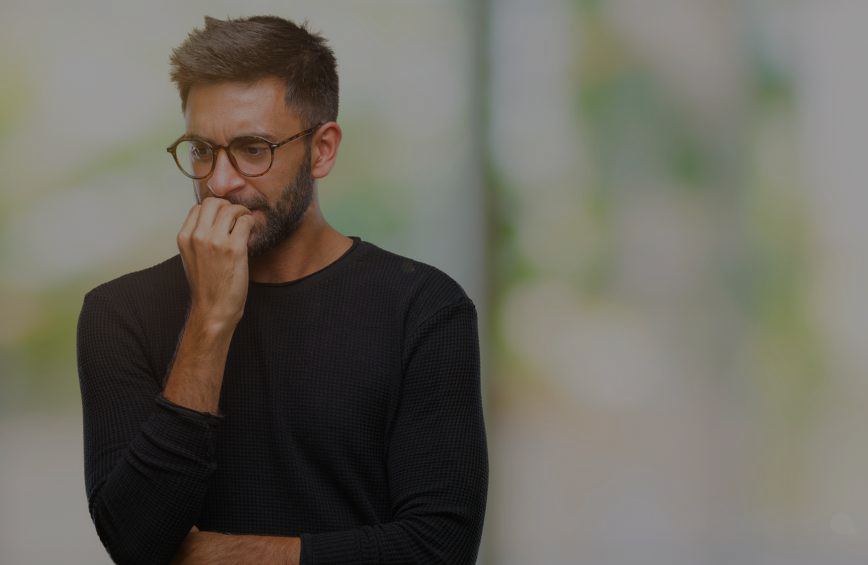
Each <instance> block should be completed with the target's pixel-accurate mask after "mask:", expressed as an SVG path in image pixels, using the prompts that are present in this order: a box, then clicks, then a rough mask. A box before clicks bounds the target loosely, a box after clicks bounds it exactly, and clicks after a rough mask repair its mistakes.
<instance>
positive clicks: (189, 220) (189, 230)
mask: <svg viewBox="0 0 868 565" xmlns="http://www.w3.org/2000/svg"><path fill="white" fill-rule="evenodd" d="M201 209H202V206H201V205H199V204H194V205H193V207H192V208H190V211H189V212H187V217H186V218H185V219H184V223H183V224H182V225H181V230H180V231H179V232H178V238H177V239H178V247H179V248H180V247H181V246H182V245H186V244H187V242H189V241H190V236H191V235H192V234H193V229H194V228H195V227H196V220H197V219H198V217H199V212H200V211H201Z"/></svg>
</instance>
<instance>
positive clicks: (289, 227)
mask: <svg viewBox="0 0 868 565" xmlns="http://www.w3.org/2000/svg"><path fill="white" fill-rule="evenodd" d="M184 118H185V120H186V122H187V132H186V133H187V134H191V135H196V136H198V137H201V138H203V139H206V140H208V141H210V142H212V143H217V144H220V145H226V144H228V143H229V142H230V141H231V140H232V139H234V138H236V137H241V136H245V135H257V136H260V137H264V138H266V139H268V140H269V141H272V142H279V141H283V140H284V139H286V138H287V137H289V136H291V135H294V134H296V133H298V132H299V131H301V130H303V129H305V127H307V125H306V124H302V123H301V122H300V121H299V118H298V116H296V115H295V113H294V112H291V111H290V110H289V109H288V108H287V107H286V103H285V102H284V85H283V82H281V81H279V80H278V79H271V78H269V79H264V80H261V81H258V82H255V83H241V82H221V83H215V84H203V85H195V86H193V87H192V88H191V89H190V92H189V94H188V96H187V107H186V111H185V113H184ZM305 141H306V140H305V139H299V140H297V141H292V142H290V143H287V144H285V145H282V146H280V147H279V148H278V149H276V150H275V152H274V163H273V164H272V166H271V169H269V171H268V172H267V173H265V174H264V175H262V176H260V177H245V176H243V175H241V174H240V173H238V171H237V170H235V168H234V167H233V166H232V163H231V162H230V161H229V158H228V157H227V155H226V152H225V151H220V152H219V154H218V156H217V163H216V164H215V167H214V172H213V173H212V174H211V176H209V177H207V178H205V179H202V180H197V181H193V182H194V184H195V189H196V191H197V193H198V195H199V198H200V200H201V199H203V198H207V197H212V196H217V197H220V198H225V199H226V200H228V201H229V202H232V203H233V204H241V205H242V206H246V207H247V208H249V209H250V210H251V211H253V218H254V225H253V229H252V230H251V234H250V239H249V241H248V244H247V248H248V253H249V255H250V256H251V257H256V256H258V255H262V254H264V253H266V252H267V251H270V250H271V249H273V248H274V247H276V246H277V245H278V244H279V243H281V242H282V241H285V240H286V238H287V237H289V236H290V235H291V234H292V233H293V232H294V231H295V230H296V229H297V228H298V226H299V225H300V224H301V221H302V217H303V216H304V213H305V212H306V211H307V209H308V208H309V207H310V204H311V201H312V200H313V190H314V188H313V177H312V176H311V169H310V166H311V165H310V147H309V145H307V144H306V143H305ZM209 187H210V190H209Z"/></svg>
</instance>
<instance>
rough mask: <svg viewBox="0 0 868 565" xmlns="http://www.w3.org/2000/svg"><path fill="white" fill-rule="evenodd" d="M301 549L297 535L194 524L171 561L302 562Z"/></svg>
mask: <svg viewBox="0 0 868 565" xmlns="http://www.w3.org/2000/svg"><path fill="white" fill-rule="evenodd" d="M300 549H301V540H300V539H299V538H295V537H277V536H252V535H250V536H235V535H229V534H220V533H217V532H200V531H199V529H198V528H197V527H196V526H193V528H192V529H191V530H190V533H189V534H187V537H186V538H184V542H183V543H182V544H181V547H180V548H179V549H178V553H177V554H176V555H175V559H174V560H173V561H172V564H171V565H221V564H226V565H230V564H231V565H236V564H237V565H243V564H246V563H250V564H256V565H272V564H273V565H298V562H299V559H300Z"/></svg>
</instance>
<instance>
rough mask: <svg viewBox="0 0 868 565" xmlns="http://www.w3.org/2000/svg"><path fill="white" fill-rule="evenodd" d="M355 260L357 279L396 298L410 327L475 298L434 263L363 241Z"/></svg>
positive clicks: (379, 291)
mask: <svg viewBox="0 0 868 565" xmlns="http://www.w3.org/2000/svg"><path fill="white" fill-rule="evenodd" d="M360 251H362V252H361V253H359V254H357V256H356V258H355V262H356V263H357V266H358V268H357V269H356V273H355V274H354V276H357V277H359V278H358V279H356V280H359V281H360V282H362V283H364V284H367V285H369V286H370V287H371V288H372V289H376V291H377V292H378V293H384V294H387V295H389V296H391V297H392V298H393V301H394V302H395V303H396V304H397V305H398V307H399V308H401V309H402V310H403V311H404V315H405V321H406V322H407V324H408V325H409V326H411V327H412V326H413V325H416V324H417V323H419V322H421V321H423V320H425V319H427V318H428V317H429V316H431V315H433V314H434V313H436V312H437V311H439V310H440V309H442V308H446V307H448V306H453V305H458V304H468V303H469V304H470V305H472V304H473V303H472V301H471V300H470V298H469V297H468V295H467V292H466V291H465V289H464V288H463V287H462V286H461V285H460V284H459V283H458V282H457V281H456V280H455V279H454V278H453V277H452V276H450V275H449V274H447V273H446V272H444V271H443V270H441V269H440V268H438V267H435V266H434V265H431V264H428V263H425V262H422V261H419V260H417V259H413V258H410V257H406V256H404V255H400V254H398V253H394V252H392V251H388V250H385V249H383V248H381V247H379V246H377V245H375V244H373V243H370V242H367V241H365V242H362V248H361V249H360Z"/></svg>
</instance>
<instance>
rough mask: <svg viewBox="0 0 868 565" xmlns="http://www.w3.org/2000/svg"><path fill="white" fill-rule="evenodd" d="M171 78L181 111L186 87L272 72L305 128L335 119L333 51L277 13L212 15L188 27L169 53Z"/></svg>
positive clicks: (246, 79)
mask: <svg viewBox="0 0 868 565" xmlns="http://www.w3.org/2000/svg"><path fill="white" fill-rule="evenodd" d="M170 61H171V65H172V71H171V77H172V80H173V81H174V82H175V84H176V85H177V86H178V91H179V93H180V95H181V109H182V110H186V106H187V97H188V95H189V92H190V87H192V86H193V85H195V84H208V83H217V82H255V81H257V80H259V79H262V78H266V77H276V78H279V79H281V80H282V81H283V82H284V85H285V87H286V105H287V107H289V108H290V109H291V110H292V111H294V112H296V113H297V114H298V115H299V117H301V119H302V122H303V123H304V124H306V125H305V127H310V126H313V125H314V124H318V123H320V122H333V121H335V120H337V119H338V74H337V63H336V61H335V56H334V53H333V52H332V50H331V49H330V48H329V47H328V45H326V42H325V39H323V38H322V37H321V36H320V35H317V34H315V33H311V32H309V31H308V30H307V29H306V28H305V27H304V26H303V25H302V26H298V25H296V24H294V23H292V22H290V21H288V20H284V19H282V18H278V17H276V16H255V17H252V18H242V19H236V20H232V19H228V20H225V21H224V20H217V19H214V18H210V17H207V16H206V17H205V28H204V29H196V30H193V31H192V32H191V33H190V34H189V35H188V36H187V39H186V40H184V42H183V43H182V44H181V45H180V46H179V47H178V48H177V49H175V50H174V51H172V56H171V58H170Z"/></svg>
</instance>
